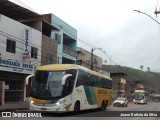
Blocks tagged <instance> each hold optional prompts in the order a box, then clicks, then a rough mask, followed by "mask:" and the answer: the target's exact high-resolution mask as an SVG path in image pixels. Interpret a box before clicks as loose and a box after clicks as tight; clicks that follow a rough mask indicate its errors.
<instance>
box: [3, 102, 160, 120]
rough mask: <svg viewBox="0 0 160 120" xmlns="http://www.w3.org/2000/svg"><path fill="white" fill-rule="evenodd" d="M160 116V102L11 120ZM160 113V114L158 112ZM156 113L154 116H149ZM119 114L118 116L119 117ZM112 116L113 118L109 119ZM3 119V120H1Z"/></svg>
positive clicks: (132, 119)
mask: <svg viewBox="0 0 160 120" xmlns="http://www.w3.org/2000/svg"><path fill="white" fill-rule="evenodd" d="M143 111H146V113H147V114H144V112H143ZM154 111H157V113H158V114H160V102H148V104H147V105H146V104H133V103H129V104H128V107H113V106H109V107H108V109H107V110H106V111H99V110H92V111H83V112H81V113H80V114H77V115H73V114H69V115H68V114H67V115H66V114H62V115H61V114H58V115H57V114H51V113H50V114H42V117H39V118H17V117H15V118H13V117H12V118H10V119H11V120H19V119H21V120H22V119H24V120H28V119H29V120H75V119H76V120H97V119H98V120H110V119H111V120H142V119H143V120H160V117H140V116H141V114H142V115H143V116H144V115H148V116H151V115H153V116H154V115H155V116H156V114H157V113H156V112H154ZM158 111H159V112H158ZM126 113H127V115H128V113H129V117H118V116H120V114H125V115H126ZM131 113H133V114H134V115H139V116H137V117H131ZM149 113H154V114H149ZM117 114H118V116H117ZM107 116H111V117H107ZM115 116H116V117H115ZM0 119H1V118H0ZM3 120H9V118H3Z"/></svg>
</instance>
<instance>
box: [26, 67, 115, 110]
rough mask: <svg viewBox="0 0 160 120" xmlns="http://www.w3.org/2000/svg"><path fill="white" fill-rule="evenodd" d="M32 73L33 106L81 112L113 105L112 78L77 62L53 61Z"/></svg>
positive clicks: (33, 108)
mask: <svg viewBox="0 0 160 120" xmlns="http://www.w3.org/2000/svg"><path fill="white" fill-rule="evenodd" d="M31 76H34V79H32V82H31V83H32V86H31V93H30V94H31V97H30V109H31V110H37V111H53V112H58V111H60V112H69V111H74V112H78V111H80V110H87V109H95V108H101V110H105V109H106V107H107V106H109V105H111V100H112V80H111V79H110V78H109V77H107V76H106V75H102V74H99V73H97V72H95V71H92V70H90V69H88V68H85V67H82V66H79V65H74V64H52V65H45V66H41V67H39V68H37V70H36V72H35V74H34V75H30V76H28V77H27V78H26V83H28V80H29V78H30V77H31Z"/></svg>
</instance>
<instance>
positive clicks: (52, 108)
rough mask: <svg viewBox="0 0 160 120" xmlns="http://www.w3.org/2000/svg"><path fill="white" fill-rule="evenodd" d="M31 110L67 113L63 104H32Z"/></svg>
mask: <svg viewBox="0 0 160 120" xmlns="http://www.w3.org/2000/svg"><path fill="white" fill-rule="evenodd" d="M30 110H33V111H49V112H66V109H65V108H64V105H63V104H37V103H34V102H32V101H31V102H30Z"/></svg>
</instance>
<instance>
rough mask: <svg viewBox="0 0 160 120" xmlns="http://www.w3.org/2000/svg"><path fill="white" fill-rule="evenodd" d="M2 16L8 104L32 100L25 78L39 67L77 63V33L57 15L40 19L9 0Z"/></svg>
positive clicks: (0, 9)
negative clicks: (26, 99) (29, 98)
mask: <svg viewBox="0 0 160 120" xmlns="http://www.w3.org/2000/svg"><path fill="white" fill-rule="evenodd" d="M0 13H1V14H2V15H1V18H0V19H1V21H0V30H1V31H0V32H1V34H0V38H1V42H0V45H1V47H3V49H2V52H1V53H0V58H1V59H0V60H1V61H0V65H1V66H0V71H1V73H0V75H1V76H0V81H5V84H6V85H5V100H6V101H22V100H24V99H25V97H26V96H27V97H29V96H30V91H29V90H30V86H31V83H30V82H29V85H28V86H25V78H26V76H27V75H29V74H32V73H33V72H34V67H35V66H37V65H46V64H54V63H71V64H75V63H76V46H77V31H76V30H75V29H74V28H73V27H71V26H70V25H68V24H67V23H65V22H64V21H62V20H61V19H59V18H58V17H56V16H55V15H53V14H47V15H39V14H37V13H35V12H33V11H31V10H29V9H27V8H24V7H22V6H19V5H17V4H15V3H12V2H10V1H8V0H1V1H0ZM3 19H5V20H3ZM8 39H9V40H8ZM10 39H11V40H10ZM5 43H6V44H5ZM8 46H10V47H8ZM13 48H15V50H12V49H13ZM8 51H9V52H8ZM11 56H12V57H11ZM18 86H19V87H18ZM12 91H13V92H12ZM18 91H19V92H18ZM11 97H14V98H13V99H11Z"/></svg>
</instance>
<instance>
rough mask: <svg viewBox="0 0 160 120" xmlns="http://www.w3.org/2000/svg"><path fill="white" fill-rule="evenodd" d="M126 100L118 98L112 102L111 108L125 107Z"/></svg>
mask: <svg viewBox="0 0 160 120" xmlns="http://www.w3.org/2000/svg"><path fill="white" fill-rule="evenodd" d="M127 105H128V100H127V99H126V98H124V97H118V98H117V99H116V100H115V101H114V102H113V106H114V107H115V106H121V107H127Z"/></svg>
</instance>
